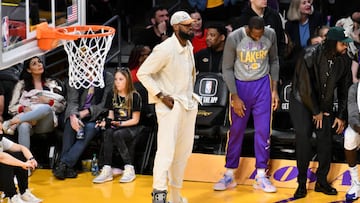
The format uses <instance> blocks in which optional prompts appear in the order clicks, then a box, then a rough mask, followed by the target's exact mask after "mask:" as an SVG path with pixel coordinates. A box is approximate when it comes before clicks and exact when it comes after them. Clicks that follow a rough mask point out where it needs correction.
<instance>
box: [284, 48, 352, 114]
mask: <svg viewBox="0 0 360 203" xmlns="http://www.w3.org/2000/svg"><path fill="white" fill-rule="evenodd" d="M331 63H332V65H330V64H331ZM351 84H352V77H351V59H350V58H349V57H348V56H347V55H346V54H345V55H338V56H335V57H334V58H333V59H332V60H330V59H328V58H326V57H325V55H324V47H323V46H322V45H317V46H312V47H309V48H307V49H305V51H304V52H303V53H302V56H301V57H300V58H299V60H298V63H297V64H296V69H295V74H294V78H293V85H292V93H293V95H294V96H295V98H296V99H297V100H298V101H300V102H302V103H303V104H304V105H305V107H306V108H307V109H309V111H311V112H312V113H313V115H317V114H319V113H320V112H328V113H332V112H333V104H334V91H335V89H336V90H337V91H336V93H337V99H338V111H337V115H335V116H336V117H338V118H340V119H343V120H346V118H347V95H348V89H349V87H350V85H351ZM290 105H291V104H290Z"/></svg>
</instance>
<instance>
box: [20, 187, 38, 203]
mask: <svg viewBox="0 0 360 203" xmlns="http://www.w3.org/2000/svg"><path fill="white" fill-rule="evenodd" d="M21 199H22V200H23V201H24V202H26V203H40V202H42V201H43V200H42V199H39V198H37V197H36V196H35V195H33V194H32V193H31V191H30V190H29V189H26V191H25V192H24V194H22V195H21Z"/></svg>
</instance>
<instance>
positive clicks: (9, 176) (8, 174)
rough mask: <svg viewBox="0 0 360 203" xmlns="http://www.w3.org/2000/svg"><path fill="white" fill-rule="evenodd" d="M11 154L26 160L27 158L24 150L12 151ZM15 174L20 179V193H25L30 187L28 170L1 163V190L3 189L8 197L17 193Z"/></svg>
mask: <svg viewBox="0 0 360 203" xmlns="http://www.w3.org/2000/svg"><path fill="white" fill-rule="evenodd" d="M9 154H10V155H12V156H13V157H15V158H17V159H20V160H22V161H26V158H25V157H24V155H23V154H22V152H10V153H9ZM14 176H16V179H17V181H18V187H19V190H20V194H23V193H24V192H25V190H26V189H27V188H28V172H27V170H24V169H23V168H21V167H17V166H9V165H5V164H2V163H0V191H3V192H4V193H5V196H6V197H12V196H14V195H15V194H17V192H16V187H15V184H14Z"/></svg>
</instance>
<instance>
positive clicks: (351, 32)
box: [335, 12, 360, 83]
mask: <svg viewBox="0 0 360 203" xmlns="http://www.w3.org/2000/svg"><path fill="white" fill-rule="evenodd" d="M335 25H336V26H338V27H342V28H344V29H345V33H346V34H347V35H348V36H350V38H352V39H353V40H354V42H350V43H349V48H348V53H349V55H350V56H351V58H352V59H353V61H352V65H351V71H352V77H353V82H354V83H356V82H358V81H359V79H358V69H359V61H360V60H359V45H360V40H359V34H360V12H354V13H353V14H352V15H351V16H349V17H347V18H342V19H340V20H338V21H337V22H336V24H335Z"/></svg>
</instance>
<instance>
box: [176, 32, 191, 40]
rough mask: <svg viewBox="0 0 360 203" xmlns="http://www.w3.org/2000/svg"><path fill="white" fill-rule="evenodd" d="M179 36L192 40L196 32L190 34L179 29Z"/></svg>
mask: <svg viewBox="0 0 360 203" xmlns="http://www.w3.org/2000/svg"><path fill="white" fill-rule="evenodd" d="M179 36H180V37H181V38H183V39H186V40H191V39H192V38H193V37H194V33H193V32H191V33H190V34H188V33H185V32H183V31H182V30H179Z"/></svg>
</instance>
